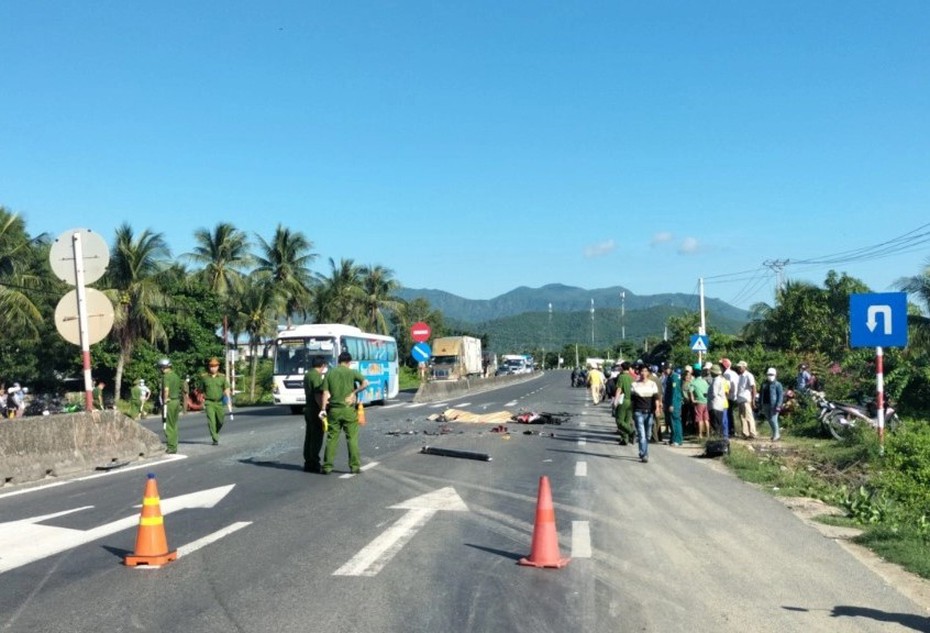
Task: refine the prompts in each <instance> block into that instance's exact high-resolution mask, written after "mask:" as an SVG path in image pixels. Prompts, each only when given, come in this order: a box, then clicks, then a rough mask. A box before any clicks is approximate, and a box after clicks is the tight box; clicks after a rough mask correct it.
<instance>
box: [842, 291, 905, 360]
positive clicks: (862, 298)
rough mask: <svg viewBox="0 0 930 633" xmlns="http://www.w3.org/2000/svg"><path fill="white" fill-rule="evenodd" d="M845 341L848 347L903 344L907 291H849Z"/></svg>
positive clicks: (902, 345)
mask: <svg viewBox="0 0 930 633" xmlns="http://www.w3.org/2000/svg"><path fill="white" fill-rule="evenodd" d="M849 344H850V345H851V346H852V347H905V346H907V293H906V292H872V293H863V294H853V295H849Z"/></svg>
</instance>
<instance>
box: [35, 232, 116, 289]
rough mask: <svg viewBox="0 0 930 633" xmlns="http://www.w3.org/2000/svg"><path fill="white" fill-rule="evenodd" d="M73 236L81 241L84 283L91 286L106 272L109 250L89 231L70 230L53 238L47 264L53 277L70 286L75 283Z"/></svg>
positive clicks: (102, 240) (99, 237) (103, 242)
mask: <svg viewBox="0 0 930 633" xmlns="http://www.w3.org/2000/svg"><path fill="white" fill-rule="evenodd" d="M75 236H79V237H80V240H81V252H82V253H83V257H82V258H81V259H82V260H83V263H84V283H85V284H92V283H94V282H95V281H97V280H98V279H100V278H101V277H103V273H105V272H106V271H107V264H109V263H110V249H109V247H108V246H107V243H106V241H105V240H104V239H103V237H101V236H100V234H98V233H94V232H93V231H91V230H90V229H71V230H70V231H65V232H64V233H62V234H61V235H59V236H58V237H57V238H55V241H54V242H53V243H52V248H51V250H50V251H49V254H48V261H49V264H51V266H52V272H53V273H55V276H56V277H58V278H59V279H61V280H62V281H63V282H65V283H67V284H71V285H72V286H73V285H75V284H76V283H77V280H76V273H75V271H74V242H75V239H76V238H75Z"/></svg>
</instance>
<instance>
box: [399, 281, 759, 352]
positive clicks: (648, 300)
mask: <svg viewBox="0 0 930 633" xmlns="http://www.w3.org/2000/svg"><path fill="white" fill-rule="evenodd" d="M621 292H623V293H625V298H624V300H623V307H624V314H623V317H622V320H623V323H622V324H621V305H620V304H621V300H620V293H621ZM397 294H398V295H399V296H400V297H402V298H403V299H406V300H408V301H409V300H411V299H415V298H418V297H421V298H423V299H426V300H427V301H429V303H430V305H431V306H432V307H433V308H436V309H437V310H439V311H441V312H442V313H443V315H444V316H445V317H446V319H447V323H448V325H451V326H452V327H454V328H457V329H460V330H462V331H467V332H471V333H474V334H478V335H480V334H487V335H488V341H489V346H490V348H491V350H492V351H495V352H498V353H507V352H511V351H522V350H529V349H534V348H542V347H544V348H548V349H554V348H559V349H561V348H562V347H563V346H565V345H570V344H575V343H579V344H587V345H590V344H591V343H592V329H593V341H594V346H596V347H607V346H610V345H614V344H616V343H617V342H619V341H620V340H621V338H622V336H621V335H622V329H621V325H622V326H624V327H625V333H626V340H628V341H638V342H642V341H643V340H644V339H645V338H647V337H648V338H649V339H651V340H652V341H657V340H659V339H661V338H662V336H663V334H664V330H665V323H666V321H667V319H668V317H669V316H672V315H680V314H684V313H688V312H697V311H698V310H699V309H700V304H699V299H698V297H697V296H695V295H687V294H680V293H677V294H658V295H636V294H633V293H632V292H630V291H629V290H626V289H625V288H623V287H621V286H615V287H612V288H602V289H598V290H585V289H583V288H576V287H572V286H565V285H562V284H548V285H546V286H543V287H541V288H527V287H525V286H522V287H520V288H516V289H514V290H511V291H510V292H507V293H505V294H503V295H500V296H498V297H495V298H493V299H486V300H477V299H465V298H463V297H459V296H457V295H454V294H451V293H448V292H445V291H442V290H425V289H412V288H404V289H402V290H401V291H400V292H398V293H397ZM592 299H593V300H594V313H593V322H592V313H591V307H592V304H591V300H592ZM550 304H551V306H552V309H551V311H550V308H549V306H550ZM704 305H705V310H706V315H707V322H708V323H709V324H713V327H714V328H715V329H717V330H719V331H721V332H724V333H737V332H739V331H740V329H742V327H743V325H744V324H745V323H746V321H747V312H746V311H745V310H741V309H739V308H736V307H733V306H731V305H730V304H728V303H726V302H724V301H721V300H719V299H708V298H705V301H704ZM592 325H593V328H592Z"/></svg>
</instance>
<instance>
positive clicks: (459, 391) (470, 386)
mask: <svg viewBox="0 0 930 633" xmlns="http://www.w3.org/2000/svg"><path fill="white" fill-rule="evenodd" d="M541 375H542V373H541V372H533V373H531V374H509V375H506V376H492V377H490V378H466V379H465V380H432V381H430V382H424V383H422V384H421V385H420V388H419V389H418V390H417V393H416V395H415V396H414V397H413V401H414V402H417V403H421V402H439V401H441V400H448V399H449V398H456V397H458V396H462V395H465V394H466V393H477V392H481V391H490V390H491V389H496V388H498V387H503V386H504V385H509V384H513V383H518V382H526V381H528V380H533V379H534V378H537V377H538V376H541Z"/></svg>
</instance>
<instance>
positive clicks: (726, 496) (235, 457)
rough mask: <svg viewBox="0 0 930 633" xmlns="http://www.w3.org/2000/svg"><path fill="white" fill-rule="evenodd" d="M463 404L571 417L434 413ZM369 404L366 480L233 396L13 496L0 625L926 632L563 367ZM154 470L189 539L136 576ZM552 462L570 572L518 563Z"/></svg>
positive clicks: (808, 540)
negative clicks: (120, 466)
mask: <svg viewBox="0 0 930 633" xmlns="http://www.w3.org/2000/svg"><path fill="white" fill-rule="evenodd" d="M449 407H455V408H458V409H464V410H467V411H470V412H474V413H483V414H489V413H493V412H498V411H502V410H508V411H511V412H514V413H516V412H518V411H520V410H521V409H524V410H530V411H537V412H550V413H565V414H566V415H565V420H566V421H565V423H564V424H561V425H545V426H540V425H518V424H514V423H508V424H507V425H506V426H507V427H508V429H509V433H507V434H503V433H493V432H491V428H492V427H494V426H497V423H493V424H480V423H461V422H451V423H450V422H441V421H431V420H429V419H428V416H430V415H435V414H437V413H440V412H442V411H443V410H445V409H446V408H449ZM368 420H369V424H368V425H367V426H366V427H365V428H364V429H363V433H362V457H363V463H364V465H365V470H364V472H363V474H362V475H359V476H351V475H349V474H348V472H347V471H348V466H347V462H346V455H345V449H344V446H342V447H340V452H339V458H338V460H337V462H336V471H337V472H334V473H333V474H331V475H329V476H321V475H312V474H307V473H304V472H303V471H302V468H301V467H302V458H301V446H302V441H303V431H304V429H303V420H302V418H299V417H297V416H292V415H289V414H287V413H286V412H285V411H283V410H277V409H272V408H268V409H254V410H240V411H238V412H237V413H236V416H235V420H234V421H232V422H230V423H229V424H228V426H227V427H226V428H225V429H224V431H223V435H222V439H221V442H220V446H217V447H214V446H211V445H210V442H209V436H208V434H207V430H206V423H205V419H204V417H203V415H202V414H188V415H187V416H185V417H183V418H182V421H181V444H180V453H181V455H180V457H179V458H176V459H171V460H169V459H168V458H165V459H164V460H157V461H154V462H152V463H149V464H145V465H142V466H141V467H139V468H135V469H133V470H125V469H124V470H118V471H114V472H111V473H107V474H103V473H101V474H96V475H94V476H92V477H77V478H73V479H70V480H66V481H56V482H53V483H51V485H46V486H35V487H29V488H19V489H12V490H7V489H4V490H3V491H0V630H3V631H42V632H53V631H62V632H64V631H68V632H77V631H94V632H99V631H166V632H167V631H189V632H192V633H200V632H208V631H223V632H224V633H226V632H228V631H269V630H278V631H282V632H283V631H287V632H290V631H327V632H328V633H350V632H357V631H366V632H369V631H385V632H393V631H398V632H399V631H404V632H406V631H423V632H448V631H455V632H465V631H516V632H527V633H529V632H531V631H532V632H539V631H552V632H559V633H564V632H566V631H592V632H601V631H603V632H605V633H606V632H608V631H610V632H618V631H621V632H622V631H682V630H688V631H692V632H695V633H700V632H705V631H706V632H708V633H709V632H720V631H739V632H745V631H753V632H767V631H773V632H774V631H779V632H782V631H806V632H819V631H824V632H827V631H829V632H831V633H835V632H844V631H930V619H928V617H927V613H928V612H927V608H926V607H927V606H930V605H919V604H916V603H914V602H912V601H911V600H910V599H908V598H907V597H905V595H903V594H902V593H900V592H899V591H898V590H896V589H895V587H893V586H891V585H889V584H888V583H887V582H885V581H884V580H883V579H882V578H880V577H879V576H878V575H876V574H875V573H873V572H872V571H870V570H869V569H868V568H867V567H865V566H864V565H863V564H862V563H860V562H859V561H858V560H857V559H856V558H855V557H853V556H852V555H850V554H849V553H848V552H847V551H846V550H845V549H844V548H842V547H840V546H839V545H838V544H837V543H836V542H835V541H834V540H832V539H829V538H825V537H824V536H823V535H821V534H820V532H818V531H817V530H814V529H812V528H811V527H810V526H808V525H806V524H804V523H803V522H802V521H800V520H799V519H798V518H796V517H795V516H794V515H793V514H792V513H791V512H789V511H788V510H787V509H786V508H785V506H784V505H783V504H782V503H780V502H779V501H777V500H775V499H773V498H771V497H770V496H769V495H768V494H766V493H765V492H763V491H760V490H758V489H757V488H755V487H752V486H750V485H747V484H744V483H742V482H740V481H739V480H737V479H735V478H733V477H732V476H730V475H729V474H727V473H725V472H721V469H719V468H714V467H712V465H711V464H710V463H709V462H708V460H704V459H699V458H697V457H696V452H697V451H696V450H692V449H688V448H683V449H676V448H671V447H668V446H661V445H653V447H652V448H651V459H650V462H649V463H648V464H642V463H640V462H639V461H638V460H637V459H636V454H635V449H634V448H633V447H629V446H619V445H618V444H617V443H616V441H615V437H614V435H613V434H612V432H611V429H612V421H611V420H610V419H609V417H608V410H607V407H606V406H605V405H601V406H599V407H592V406H590V405H589V404H588V402H587V398H586V393H585V391H584V390H582V389H572V388H570V387H569V386H568V376H567V374H566V373H562V372H552V373H548V374H545V375H542V376H540V377H538V378H535V379H533V380H531V381H528V382H525V383H520V384H514V385H509V386H506V387H502V388H500V389H497V390H494V391H490V392H485V393H480V394H472V395H469V396H467V397H463V398H457V399H456V400H453V401H450V402H446V403H436V404H432V405H414V404H412V402H411V401H410V396H409V394H407V395H402V397H401V398H400V399H399V400H398V401H396V402H393V403H390V404H388V405H387V406H384V407H371V408H369V409H368ZM146 424H147V425H149V426H150V428H153V430H157V427H158V424H159V423H158V422H157V421H148V422H146ZM424 445H430V446H435V447H440V448H447V449H456V450H463V451H471V452H478V453H486V454H488V455H489V456H490V457H491V458H492V460H491V461H478V460H472V459H462V458H457V457H441V456H434V455H427V454H422V453H421V452H420V449H421V447H422V446H424ZM147 472H152V473H155V474H156V475H157V482H158V488H159V493H160V497H161V499H162V507H163V511H164V512H165V526H166V534H167V538H168V542H169V546H170V547H171V548H178V550H179V551H180V553H181V555H180V557H179V558H178V560H176V561H174V562H172V563H170V564H168V565H167V566H165V567H162V568H161V569H138V568H136V569H133V568H127V567H125V566H124V565H122V564H121V561H122V557H123V556H124V555H125V554H127V553H129V552H130V551H131V550H132V549H133V548H134V544H135V536H136V524H137V523H138V513H139V504H140V502H141V497H142V491H143V487H144V481H145V475H146V473H147ZM542 476H545V477H547V478H548V481H549V483H550V486H551V492H552V499H553V502H554V506H555V520H556V532H557V534H558V544H559V550H560V553H561V555H562V556H563V557H571V561H570V562H569V563H568V564H567V565H566V566H565V567H563V568H561V569H537V568H533V567H526V566H521V565H517V564H516V562H517V560H518V559H520V558H521V557H525V556H527V555H529V554H530V553H531V546H532V540H533V529H534V521H535V517H536V509H537V508H536V505H537V494H538V491H539V485H540V478H541V477H542ZM179 506H180V507H179Z"/></svg>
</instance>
